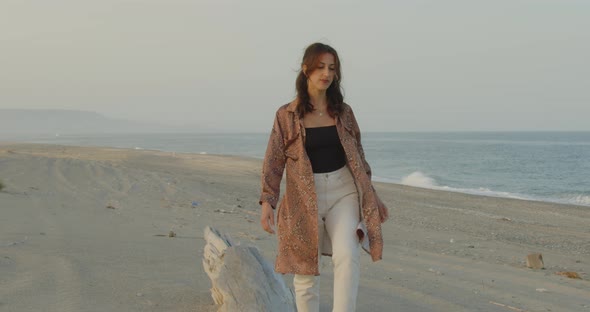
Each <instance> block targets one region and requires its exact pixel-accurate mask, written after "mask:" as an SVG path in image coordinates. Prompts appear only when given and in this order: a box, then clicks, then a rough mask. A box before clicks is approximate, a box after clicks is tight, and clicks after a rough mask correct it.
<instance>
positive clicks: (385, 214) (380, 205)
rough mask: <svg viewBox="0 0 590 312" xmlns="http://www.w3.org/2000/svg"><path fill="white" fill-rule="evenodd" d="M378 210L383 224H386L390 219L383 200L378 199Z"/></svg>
mask: <svg viewBox="0 0 590 312" xmlns="http://www.w3.org/2000/svg"><path fill="white" fill-rule="evenodd" d="M377 208H378V209H379V216H380V217H381V223H384V222H385V221H387V220H388V219H389V209H387V206H385V204H384V203H383V202H382V201H381V198H379V197H377Z"/></svg>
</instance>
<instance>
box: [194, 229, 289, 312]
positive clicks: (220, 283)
mask: <svg viewBox="0 0 590 312" xmlns="http://www.w3.org/2000/svg"><path fill="white" fill-rule="evenodd" d="M204 238H205V241H206V242H207V243H206V245H205V250H204V253H203V267H204V268H205V272H207V275H209V278H210V279H211V284H212V287H211V295H212V296H213V300H214V301H215V303H216V304H218V305H219V309H218V311H219V312H237V311H240V312H246V311H248V312H249V311H256V312H260V311H281V312H283V311H284V312H295V311H296V308H295V299H294V297H293V292H292V291H291V290H290V289H289V288H288V287H287V286H286V285H285V282H284V280H283V278H282V276H281V275H279V274H277V273H275V272H274V270H273V267H272V265H271V264H270V263H269V262H268V261H266V260H265V259H264V258H263V257H262V255H261V254H260V252H259V251H258V248H256V247H252V246H241V245H236V244H234V243H233V242H232V241H231V239H230V238H229V237H227V236H226V235H222V234H221V233H219V232H218V231H217V230H216V229H214V228H212V227H209V226H208V227H207V228H205V236H204Z"/></svg>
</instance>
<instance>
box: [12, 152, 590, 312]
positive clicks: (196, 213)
mask: <svg viewBox="0 0 590 312" xmlns="http://www.w3.org/2000/svg"><path fill="white" fill-rule="evenodd" d="M260 166H261V161H260V160H257V159H250V158H241V157H232V156H216V155H198V154H180V153H171V152H158V151H146V150H127V149H114V148H90V147H71V146H56V145H40V144H10V143H2V144H0V180H1V181H2V182H3V184H4V185H5V188H4V189H3V190H2V191H0V311H7V312H8V311H61V312H67V311H215V310H216V308H215V306H214V305H213V300H212V299H211V295H210V292H209V288H210V286H211V284H210V281H209V278H208V276H207V275H206V274H205V272H204V270H203V267H202V264H201V259H202V255H203V246H204V243H205V242H204V240H203V229H204V228H205V227H206V226H207V225H210V226H213V227H215V228H217V229H218V230H220V231H222V232H225V233H229V234H230V235H231V236H232V237H233V238H234V239H235V240H238V241H241V242H242V243H243V244H253V245H255V246H257V247H258V248H260V250H261V251H262V253H263V254H264V256H265V257H266V258H267V259H268V260H270V261H274V257H275V255H276V251H275V248H276V240H275V237H274V236H272V235H270V234H267V233H265V232H264V231H263V230H262V229H261V227H260V224H259V206H258V203H257V200H258V196H259V180H260ZM375 187H376V189H377V192H378V193H379V194H380V196H381V197H382V199H383V200H384V202H385V203H386V204H387V205H388V206H389V207H390V214H391V219H390V220H389V221H388V222H387V223H386V224H385V225H384V231H383V234H384V240H385V247H384V257H383V258H384V259H383V260H382V261H380V262H377V263H373V262H371V260H370V257H369V256H368V255H367V254H363V255H362V259H361V266H362V271H361V284H360V289H359V297H358V308H357V311H362V312H369V311H409V312H427V311H449V312H450V311H453V312H454V311H499V312H501V311H590V207H585V206H574V205H562V204H553V203H544V202H534V201H524V200H515V199H505V198H495V197H484V196H475V195H468V194H461V193H453V192H444V191H436V190H428V189H421V188H415V187H409V186H403V185H396V184H384V183H375ZM170 231H173V232H174V233H175V234H176V237H169V233H170ZM529 253H542V255H543V259H544V261H545V269H543V270H532V269H529V268H526V267H525V258H526V256H527V254H529ZM322 270H323V271H322V277H323V279H322V283H321V294H322V311H331V301H332V295H331V290H332V274H331V265H330V259H329V258H324V260H323V265H322ZM561 271H572V272H576V273H578V274H579V276H580V277H581V279H571V278H567V277H564V276H561V275H558V274H556V273H557V272H561ZM291 279H292V277H291V276H288V275H286V276H285V280H286V281H287V283H288V284H289V285H291ZM244 287H247V285H244Z"/></svg>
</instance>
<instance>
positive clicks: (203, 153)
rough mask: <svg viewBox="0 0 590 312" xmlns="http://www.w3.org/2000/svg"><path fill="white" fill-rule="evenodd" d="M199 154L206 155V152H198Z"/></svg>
mask: <svg viewBox="0 0 590 312" xmlns="http://www.w3.org/2000/svg"><path fill="white" fill-rule="evenodd" d="M199 154H201V155H207V152H200V153H199Z"/></svg>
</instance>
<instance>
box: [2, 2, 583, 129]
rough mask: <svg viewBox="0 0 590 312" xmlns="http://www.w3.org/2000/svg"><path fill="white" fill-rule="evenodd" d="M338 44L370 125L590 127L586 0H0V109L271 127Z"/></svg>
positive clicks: (361, 117)
mask: <svg viewBox="0 0 590 312" xmlns="http://www.w3.org/2000/svg"><path fill="white" fill-rule="evenodd" d="M317 41H319V42H323V43H326V44H329V45H331V46H333V47H334V48H335V49H336V50H337V51H338V53H339V56H340V58H341V62H342V73H343V75H342V76H343V77H342V79H343V80H342V85H343V89H344V95H345V101H346V102H347V103H348V104H350V105H351V106H352V108H353V110H354V111H355V115H356V117H357V119H358V121H359V124H360V127H361V130H363V131H544V130H557V131H589V130H590V57H589V55H590V1H587V0H583V1H568V0H553V1H545V0H493V1H491V0H489V1H478V0H465V1H458V0H445V1H440V0H436V1H420V0H413V1H407V0H405V1H396V0H390V1H289V2H287V1H277V0H275V1H256V0H251V1H222V0H217V1H215V0H212V1H209V0H207V1H177V0H166V1H164V0H162V1H149V0H143V1H140V0H135V1H131V0H119V1H115V0H101V1H86V0H76V1H63V0H52V1H40V0H2V1H1V2H0V109H3V108H26V109H40V108H42V109H48V108H56V109H72V110H88V111H94V112H98V113H101V114H104V115H105V116H108V117H111V118H119V119H128V120H134V121H142V122H154V123H158V124H166V125H174V126H183V127H189V128H191V129H194V130H196V131H213V132H217V131H223V132H236V131H239V132H267V131H269V130H270V128H271V127H272V123H273V118H274V114H275V112H276V110H277V109H278V107H280V106H281V105H283V104H286V103H288V102H289V101H291V100H292V99H293V98H294V96H295V78H296V75H297V70H298V69H299V67H300V63H301V58H302V55H303V51H304V49H305V47H306V46H308V45H309V44H311V43H313V42H317Z"/></svg>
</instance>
